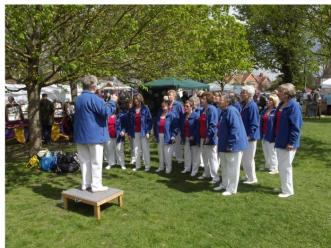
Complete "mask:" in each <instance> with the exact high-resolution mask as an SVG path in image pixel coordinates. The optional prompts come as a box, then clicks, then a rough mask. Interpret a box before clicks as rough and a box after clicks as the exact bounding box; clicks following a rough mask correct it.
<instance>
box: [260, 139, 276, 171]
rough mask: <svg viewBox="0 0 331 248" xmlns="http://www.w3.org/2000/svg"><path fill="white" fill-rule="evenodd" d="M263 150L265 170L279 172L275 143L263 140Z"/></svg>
mask: <svg viewBox="0 0 331 248" xmlns="http://www.w3.org/2000/svg"><path fill="white" fill-rule="evenodd" d="M262 150H263V154H264V159H265V168H266V169H269V170H271V171H277V170H278V160H277V153H276V149H275V143H274V142H273V143H271V142H269V141H267V140H262Z"/></svg>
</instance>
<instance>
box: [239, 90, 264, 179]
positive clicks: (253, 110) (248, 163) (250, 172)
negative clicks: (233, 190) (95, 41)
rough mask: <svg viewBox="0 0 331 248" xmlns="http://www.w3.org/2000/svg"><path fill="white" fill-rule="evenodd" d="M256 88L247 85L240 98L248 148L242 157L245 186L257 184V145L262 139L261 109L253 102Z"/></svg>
mask: <svg viewBox="0 0 331 248" xmlns="http://www.w3.org/2000/svg"><path fill="white" fill-rule="evenodd" d="M254 95H255V88H254V87H253V86H251V85H245V86H243V87H242V89H241V93H240V97H241V100H242V102H243V108H242V111H241V118H242V120H243V123H244V126H245V130H246V135H247V140H248V148H247V149H246V150H244V152H243V156H242V164H243V168H244V172H245V177H246V180H245V181H244V184H255V183H257V178H256V172H255V152H256V143H257V140H258V139H260V115H259V109H258V107H257V105H256V103H255V102H254V100H253V97H254Z"/></svg>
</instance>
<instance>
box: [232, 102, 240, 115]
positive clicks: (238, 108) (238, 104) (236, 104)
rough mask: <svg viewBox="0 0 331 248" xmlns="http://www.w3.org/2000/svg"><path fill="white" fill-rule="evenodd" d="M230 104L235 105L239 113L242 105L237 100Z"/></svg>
mask: <svg viewBox="0 0 331 248" xmlns="http://www.w3.org/2000/svg"><path fill="white" fill-rule="evenodd" d="M232 106H233V107H235V108H236V109H237V110H238V111H239V113H240V112H241V110H242V107H241V104H240V103H239V102H235V103H234V104H232Z"/></svg>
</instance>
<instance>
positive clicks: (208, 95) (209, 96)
mask: <svg viewBox="0 0 331 248" xmlns="http://www.w3.org/2000/svg"><path fill="white" fill-rule="evenodd" d="M201 97H206V100H207V103H208V104H213V103H214V95H213V93H211V92H203V94H202V96H201Z"/></svg>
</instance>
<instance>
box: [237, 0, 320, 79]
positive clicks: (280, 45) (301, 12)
mask: <svg viewBox="0 0 331 248" xmlns="http://www.w3.org/2000/svg"><path fill="white" fill-rule="evenodd" d="M237 9H238V11H239V13H240V14H239V18H240V19H241V20H243V21H245V22H246V26H247V29H248V31H247V34H248V39H249V41H250V45H251V46H252V48H253V50H254V55H255V63H256V65H258V66H260V67H264V68H270V69H278V70H279V71H280V72H282V73H283V76H282V78H283V81H285V82H291V83H294V84H296V85H300V84H301V85H303V83H304V80H305V78H306V77H307V75H310V74H312V73H317V72H318V71H319V67H318V66H319V64H318V57H317V56H316V55H315V54H314V52H313V48H314V46H315V45H316V40H315V39H316V38H315V37H314V36H313V32H312V30H311V29H307V24H308V23H309V21H310V20H309V19H307V11H308V10H309V6H304V5H300V6H297V5H286V6H285V5H267V6H266V5H251V6H238V7H237Z"/></svg>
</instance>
